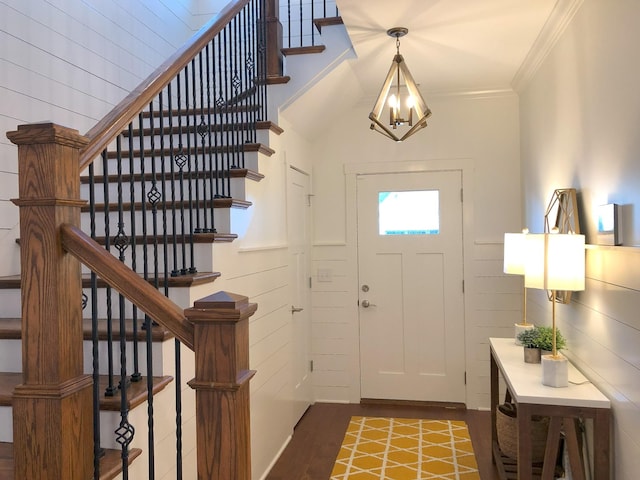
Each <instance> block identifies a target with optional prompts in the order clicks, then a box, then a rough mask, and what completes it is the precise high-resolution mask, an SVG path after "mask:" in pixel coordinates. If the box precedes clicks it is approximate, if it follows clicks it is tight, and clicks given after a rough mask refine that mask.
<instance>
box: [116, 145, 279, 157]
mask: <svg viewBox="0 0 640 480" xmlns="http://www.w3.org/2000/svg"><path fill="white" fill-rule="evenodd" d="M241 146H242V150H241V149H240V148H238V145H224V146H217V147H215V146H214V147H208V146H205V147H204V148H203V147H200V146H194V147H192V151H193V152H192V153H193V154H194V155H195V154H197V155H202V154H207V155H208V154H214V153H240V151H243V152H245V153H249V152H258V153H262V154H263V155H267V156H269V157H270V156H271V155H273V154H274V153H276V151H275V150H273V149H272V148H269V147H267V146H266V145H264V144H262V143H243V144H242V145H241ZM131 153H132V155H133V157H134V158H140V157H145V158H149V157H151V156H155V157H161V156H165V157H170V156H174V157H175V156H177V155H180V154H184V155H186V153H184V151H183V150H181V149H180V148H179V147H174V148H166V147H165V148H164V149H161V148H155V149H151V148H145V149H144V150H134V151H133V152H131ZM120 156H121V157H122V158H128V156H129V151H128V150H126V149H123V150H122V151H121V152H120ZM107 158H118V152H117V151H110V152H108V153H107Z"/></svg>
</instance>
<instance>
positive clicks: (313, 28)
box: [309, 0, 316, 45]
mask: <svg viewBox="0 0 640 480" xmlns="http://www.w3.org/2000/svg"><path fill="white" fill-rule="evenodd" d="M314 2H315V0H311V18H310V19H309V26H310V27H311V45H315V44H316V26H315V24H314V23H313V20H314V17H315V14H314V8H313V7H314V5H315V3H314Z"/></svg>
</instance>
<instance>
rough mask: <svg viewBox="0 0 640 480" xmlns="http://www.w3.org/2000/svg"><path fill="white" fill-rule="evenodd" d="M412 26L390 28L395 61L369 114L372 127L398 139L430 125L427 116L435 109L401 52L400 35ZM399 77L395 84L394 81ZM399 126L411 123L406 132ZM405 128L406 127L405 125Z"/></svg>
mask: <svg viewBox="0 0 640 480" xmlns="http://www.w3.org/2000/svg"><path fill="white" fill-rule="evenodd" d="M407 33H409V30H408V29H406V28H404V27H395V28H390V29H389V30H387V35H389V36H390V37H395V38H396V55H395V56H394V57H393V62H391V68H390V69H389V73H388V74H387V78H386V79H385V81H384V84H383V85H382V90H380V94H379V95H378V99H377V100H376V104H375V106H374V107H373V111H372V112H371V113H370V114H369V119H370V120H371V121H372V122H373V123H371V130H375V131H376V132H379V133H381V134H383V135H384V136H386V137H389V138H390V139H392V140H395V141H396V142H402V141H403V140H405V139H406V138H409V137H410V136H411V135H413V134H414V133H416V132H417V131H418V130H421V129H423V128H424V127H426V126H427V118H429V117H430V116H431V110H429V107H427V103H426V102H425V101H424V98H422V95H420V91H419V90H418V87H417V86H416V82H415V81H414V80H413V77H412V76H411V73H410V72H409V68H408V67H407V64H406V63H405V61H404V58H402V55H400V37H404V36H405V35H406V34H407ZM394 81H395V84H394ZM385 105H387V106H388V108H389V124H388V125H386V124H385V120H384V118H383V117H384V116H386V115H385V112H384V109H385ZM398 127H408V130H406V132H405V133H404V134H402V133H401V131H398ZM403 130H404V129H403Z"/></svg>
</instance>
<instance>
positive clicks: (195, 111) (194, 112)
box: [140, 79, 262, 118]
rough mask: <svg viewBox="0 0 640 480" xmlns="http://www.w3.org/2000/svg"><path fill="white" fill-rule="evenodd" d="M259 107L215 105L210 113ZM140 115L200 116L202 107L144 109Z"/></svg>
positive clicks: (251, 110)
mask: <svg viewBox="0 0 640 480" xmlns="http://www.w3.org/2000/svg"><path fill="white" fill-rule="evenodd" d="M256 83H259V80H257V79H256ZM260 108H262V107H261V106H260V105H257V104H251V105H226V106H223V107H216V108H215V109H212V110H211V113H212V114H216V115H221V114H226V113H241V112H257V111H258V110H260ZM140 113H141V115H142V118H149V117H151V116H153V117H154V118H156V117H160V116H162V117H169V116H173V117H177V116H183V117H185V116H187V117H193V116H198V117H199V116H200V114H201V113H202V109H201V108H182V109H180V110H178V109H173V110H171V111H169V110H155V109H154V110H153V112H149V110H145V111H143V112H140Z"/></svg>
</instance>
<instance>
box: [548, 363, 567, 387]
mask: <svg viewBox="0 0 640 480" xmlns="http://www.w3.org/2000/svg"><path fill="white" fill-rule="evenodd" d="M542 384H543V385H547V386H549V387H567V386H569V361H568V360H567V359H566V358H565V357H563V356H562V355H556V356H555V357H554V356H553V355H543V356H542Z"/></svg>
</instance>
